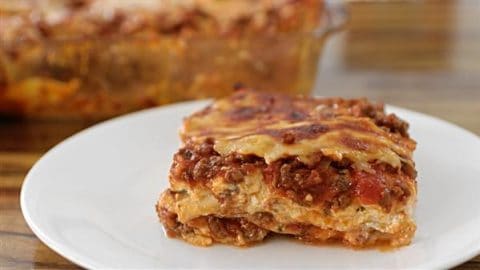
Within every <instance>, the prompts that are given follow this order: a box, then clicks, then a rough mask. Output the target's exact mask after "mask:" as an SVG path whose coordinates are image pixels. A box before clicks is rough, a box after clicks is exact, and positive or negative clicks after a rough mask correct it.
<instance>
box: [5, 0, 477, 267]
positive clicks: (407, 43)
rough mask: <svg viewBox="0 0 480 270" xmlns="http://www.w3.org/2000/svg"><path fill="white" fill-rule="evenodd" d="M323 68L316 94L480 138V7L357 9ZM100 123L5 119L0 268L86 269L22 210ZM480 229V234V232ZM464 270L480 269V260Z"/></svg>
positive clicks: (352, 7) (367, 5)
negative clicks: (68, 147) (50, 167)
mask: <svg viewBox="0 0 480 270" xmlns="http://www.w3.org/2000/svg"><path fill="white" fill-rule="evenodd" d="M348 9H349V13H350V23H349V25H348V27H347V29H346V31H344V32H342V33H340V34H337V35H335V36H333V37H332V38H331V39H330V40H329V41H328V42H327V45H326V47H325V51H324V54H323V57H322V59H321V62H320V66H321V67H320V69H319V75H318V81H317V83H316V90H315V93H316V94H318V95H324V96H346V97H356V96H366V97H368V98H371V99H375V100H381V101H384V102H386V103H389V104H394V105H398V106H402V107H406V108H409V109H413V110H416V111H420V112H424V113H428V114H431V115H434V116H437V117H440V118H443V119H445V120H448V121H451V122H453V123H456V124H457V125H459V126H462V127H464V128H466V129H468V130H470V131H472V132H474V133H476V134H480V26H479V24H478V18H480V1H479V0H470V1H447V0H445V1H441V0H439V1H406V2H399V1H394V2H379V3H375V2H361V3H359V2H356V3H350V4H348ZM92 124H93V123H89V122H78V121H76V122H69V121H62V122H55V121H43V122H41V121H37V122H29V121H20V120H12V119H0V269H26V268H28V269H30V268H36V269H73V268H78V267H77V266H75V265H73V264H72V263H70V262H69V261H67V260H65V259H64V258H62V257H61V256H59V255H58V254H56V253H55V252H54V251H52V250H51V249H49V248H48V247H46V246H45V245H44V244H42V242H40V241H39V240H38V239H37V238H36V237H35V235H34V234H33V233H32V231H31V230H30V229H29V228H28V227H27V225H26V223H25V221H24V219H23V216H22V214H21V211H20V205H19V193H20V188H21V185H22V182H23V178H24V176H25V174H26V173H27V172H28V170H29V169H30V167H31V166H32V165H33V164H34V162H35V161H36V160H37V159H38V158H39V157H40V156H41V155H42V154H43V153H44V152H45V151H47V150H48V149H49V148H51V147H52V146H53V145H55V144H57V143H58V142H60V141H61V140H63V139H64V138H66V137H68V136H70V135H71V134H73V133H75V132H77V131H79V130H82V129H84V128H86V127H88V126H90V125H92ZM479 229H480V228H479ZM457 269H480V256H479V257H476V258H474V259H472V260H470V261H469V262H467V263H465V264H463V265H460V266H458V268H457Z"/></svg>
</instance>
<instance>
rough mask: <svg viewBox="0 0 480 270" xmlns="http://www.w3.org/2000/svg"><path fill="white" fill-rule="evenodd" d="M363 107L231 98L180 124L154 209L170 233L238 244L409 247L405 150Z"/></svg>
mask: <svg viewBox="0 0 480 270" xmlns="http://www.w3.org/2000/svg"><path fill="white" fill-rule="evenodd" d="M407 129H408V124H407V123H406V122H404V121H402V120H401V119H399V118H397V117H396V116H395V115H393V114H386V113H385V111H384V108H383V106H382V105H380V104H372V103H370V102H368V101H367V100H365V99H353V100H345V99H340V98H324V99H321V98H310V97H289V96H286V95H282V94H273V93H265V92H256V91H253V90H240V91H237V92H236V93H234V94H233V95H232V96H230V97H228V98H225V99H221V100H218V101H216V102H214V103H213V104H211V105H210V106H208V107H206V108H205V109H203V110H201V111H199V112H196V113H194V114H193V115H191V116H189V117H188V118H186V119H185V121H184V124H183V129H182V131H181V138H182V141H183V145H182V147H181V148H180V150H178V152H177V153H176V154H175V155H174V158H173V164H172V167H171V171H170V179H169V180H170V188H169V189H167V190H166V191H165V192H163V194H162V195H161V196H160V199H159V201H158V203H157V207H156V208H157V212H158V215H159V217H160V220H161V222H162V223H163V224H164V226H165V228H166V231H167V233H168V235H169V236H172V237H178V238H181V239H184V240H185V241H187V242H189V243H192V244H195V245H201V246H208V245H211V244H213V243H216V242H217V243H225V244H232V245H238V246H244V245H250V244H253V243H255V242H259V241H262V240H263V239H264V238H265V237H266V236H267V235H269V234H287V235H292V236H295V237H296V238H298V239H300V240H302V241H305V242H310V243H323V242H330V241H337V242H342V243H344V244H346V245H350V246H354V247H367V246H372V245H379V244H381V245H382V246H385V245H387V246H391V247H397V246H402V245H406V244H409V243H410V241H411V239H412V237H413V235H414V233H415V223H414V221H413V219H412V210H413V206H414V203H415V200H416V180H415V177H416V171H415V167H414V162H413V161H412V152H413V151H414V149H415V146H416V143H415V141H413V140H412V139H411V138H410V137H409V135H408V133H407Z"/></svg>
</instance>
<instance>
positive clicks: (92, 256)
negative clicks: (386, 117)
mask: <svg viewBox="0 0 480 270" xmlns="http://www.w3.org/2000/svg"><path fill="white" fill-rule="evenodd" d="M204 105H205V102H192V103H183V104H177V105H173V106H167V107H163V108H159V109H152V110H147V111H143V112H139V113H134V114H131V115H127V116H124V117H120V118H117V119H114V120H111V121H107V122H105V123H103V124H100V125H97V126H95V127H93V128H90V129H87V130H85V131H83V132H80V133H79V134H77V135H75V136H73V137H71V138H69V139H67V140H66V141H64V142H63V143H61V144H59V145H58V146H57V147H55V148H53V149H52V150H51V151H49V152H48V153H47V154H46V155H45V156H44V157H43V158H42V159H41V160H40V161H39V162H38V163H37V164H35V166H34V167H33V168H32V170H31V171H30V172H29V174H28V176H27V178H26V179H25V182H24V184H23V188H22V193H21V206H22V211H23V214H24V216H25V219H26V220H27V222H28V224H29V225H30V227H31V228H32V230H33V231H34V232H35V234H36V235H37V236H38V237H39V238H40V239H41V240H42V241H43V242H45V244H47V245H48V246H49V247H51V248H52V249H53V250H55V251H56V252H58V253H59V254H61V255H63V256H64V257H66V258H67V259H69V260H71V261H72V262H74V263H77V264H79V265H81V266H84V267H87V268H102V269H104V268H123V269H125V268H136V269H139V268H168V269H171V268H201V269H227V268H237V269H238V268H242V269H252V268H261V269H264V268H268V269H278V268H296V269H300V268H301V269H303V268H329V269H331V268H356V269H359V268H381V269H397V268H398V269H399V268H422V269H427V268H446V267H451V266H454V265H456V264H459V263H462V262H464V261H466V260H468V259H470V258H472V257H474V256H475V255H476V254H478V253H480V200H479V196H480V195H479V191H480V139H479V137H477V136H476V135H473V134H472V133H469V132H468V131H465V130H463V129H461V128H459V127H456V126H454V125H452V124H449V123H446V122H444V121H441V120H438V119H435V118H432V117H429V116H426V115H423V114H419V113H415V112H411V111H407V110H404V109H400V108H394V107H389V108H388V109H389V111H391V112H395V113H397V114H398V115H399V116H400V117H402V118H404V119H406V120H408V121H409V122H410V125H411V135H412V136H413V138H414V139H416V140H417V141H418V149H417V151H416V152H415V160H416V164H417V169H418V171H419V176H418V190H419V192H418V204H417V210H416V221H417V225H418V230H417V234H416V236H415V238H414V240H413V243H412V244H411V245H410V246H408V247H404V248H401V249H398V250H395V251H388V252H385V251H383V252H382V251H378V250H360V251H358V250H357V251H355V250H351V249H346V248H341V247H331V246H320V247H317V246H309V245H303V244H301V243H299V242H297V241H293V240H288V239H285V238H281V239H273V240H271V241H267V242H266V243H264V244H261V245H258V246H254V247H252V248H235V247H230V246H223V245H216V246H213V247H210V248H200V247H194V246H191V245H188V244H186V243H185V242H183V241H180V240H175V239H169V238H167V237H166V236H165V235H164V232H163V229H162V226H161V224H160V223H159V221H158V218H157V215H156V213H155V209H154V204H155V201H156V200H157V197H158V195H159V194H160V192H161V191H163V190H164V189H165V188H166V187H167V183H168V182H167V173H168V170H169V167H170V163H171V159H172V155H173V153H174V152H175V151H176V150H177V147H178V145H179V140H178V128H179V126H180V124H181V121H182V118H183V117H184V116H186V115H188V114H190V113H191V112H193V111H195V110H197V109H199V108H201V107H203V106H204Z"/></svg>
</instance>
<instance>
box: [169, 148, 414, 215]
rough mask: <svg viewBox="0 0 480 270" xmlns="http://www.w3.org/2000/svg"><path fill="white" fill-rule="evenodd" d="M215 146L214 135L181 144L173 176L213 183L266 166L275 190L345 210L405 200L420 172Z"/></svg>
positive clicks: (304, 201)
mask: <svg viewBox="0 0 480 270" xmlns="http://www.w3.org/2000/svg"><path fill="white" fill-rule="evenodd" d="M213 145H214V142H213V140H211V139H207V140H206V141H205V142H204V143H202V144H187V145H186V146H185V147H183V148H181V149H180V150H179V151H178V152H177V153H176V154H175V156H174V163H173V165H172V167H171V181H183V182H186V183H188V184H189V185H190V186H192V187H195V186H197V185H202V186H205V187H209V183H210V181H211V179H213V178H215V177H218V176H220V177H222V178H223V179H224V181H226V182H229V183H234V184H235V183H240V182H242V181H243V180H244V177H245V176H246V175H248V174H251V173H252V172H253V171H255V170H261V171H262V173H263V176H264V177H263V179H264V182H265V183H266V184H267V186H268V187H269V189H270V190H271V191H272V192H275V193H277V194H280V195H281V196H284V197H287V198H289V199H291V200H293V201H295V202H297V203H299V204H302V205H305V206H314V205H322V206H323V208H324V211H326V212H328V211H330V210H337V209H344V208H346V207H347V206H349V205H350V204H351V203H352V202H353V201H354V199H358V201H359V202H360V203H362V204H379V205H381V206H382V207H383V208H384V209H385V210H386V211H389V210H390V209H391V207H392V205H393V202H394V201H399V202H404V201H405V200H406V199H407V198H408V197H409V196H410V195H411V188H409V186H411V184H415V180H414V179H415V176H416V172H415V170H414V169H413V168H412V167H410V166H409V165H407V164H403V166H402V167H401V168H400V169H397V168H393V167H391V166H390V165H388V164H384V163H380V164H377V163H375V162H372V163H370V164H369V165H370V166H369V169H368V170H359V169H356V168H354V164H352V163H351V162H350V161H348V160H346V159H343V160H341V161H334V160H332V159H330V158H328V157H326V156H322V155H321V154H318V158H317V160H316V161H315V162H313V163H312V164H304V163H302V162H300V161H299V160H298V159H297V158H295V157H288V158H283V159H280V160H277V161H275V162H273V163H271V164H266V163H265V161H264V160H263V158H259V157H256V156H253V155H239V154H232V155H228V156H220V155H219V154H218V153H217V152H216V151H215V150H214V149H213ZM230 195H232V194H224V196H230ZM218 199H219V200H225V199H228V198H225V197H222V198H218Z"/></svg>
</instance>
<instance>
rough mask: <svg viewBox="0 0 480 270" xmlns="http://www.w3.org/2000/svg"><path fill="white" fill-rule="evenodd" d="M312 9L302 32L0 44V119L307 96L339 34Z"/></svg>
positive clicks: (324, 9)
mask: <svg viewBox="0 0 480 270" xmlns="http://www.w3.org/2000/svg"><path fill="white" fill-rule="evenodd" d="M317 7H318V10H317V11H316V12H317V13H318V14H316V15H317V17H316V18H315V20H316V22H315V23H316V25H315V26H314V27H313V28H312V29H309V30H307V31H306V30H302V29H303V27H300V29H297V30H295V31H285V32H277V33H268V32H259V33H250V32H244V33H240V34H238V33H236V34H231V35H190V36H187V37H180V36H178V35H171V36H170V35H165V34H162V35H140V36H107V37H102V38H91V37H87V38H85V37H69V38H67V39H59V40H45V41H42V42H35V43H34V44H28V45H25V44H22V43H21V42H22V41H19V42H20V43H19V44H18V46H19V48H21V49H18V50H17V51H16V52H14V53H12V52H11V51H10V52H9V51H8V50H7V49H6V48H4V47H2V46H1V45H0V114H2V115H9V116H20V117H26V118H68V119H70V118H81V119H85V118H87V119H103V118H107V117H111V116H115V115H119V114H123V113H126V112H131V111H135V110H139V109H143V108H147V107H152V106H158V105H163V104H168V103H173V102H178V101H184V100H191V99H199V98H206V97H221V96H224V95H227V94H229V93H231V91H233V89H234V88H235V86H238V85H245V86H248V87H252V88H256V89H262V90H268V91H279V92H285V93H294V94H309V93H310V91H311V89H312V86H313V83H314V78H315V74H316V70H317V64H318V60H319V56H320V53H321V50H322V47H323V44H324V42H325V39H326V38H327V37H328V34H329V33H331V32H332V31H333V30H336V29H337V28H338V23H334V21H335V19H332V18H334V16H337V17H338V16H341V15H339V14H338V13H339V12H338V9H337V8H332V7H331V6H330V5H324V4H323V2H321V4H320V5H318V6H317ZM308 12H311V11H308ZM307 15H311V14H305V16H307ZM0 16H2V13H1V12H0ZM301 16H302V15H301V14H300V16H299V17H301ZM0 27H1V25H0Z"/></svg>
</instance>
